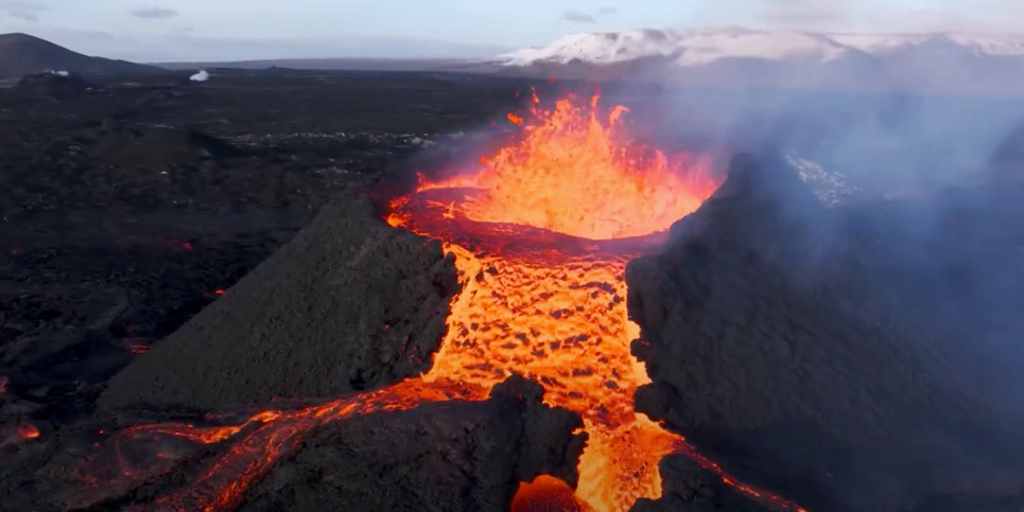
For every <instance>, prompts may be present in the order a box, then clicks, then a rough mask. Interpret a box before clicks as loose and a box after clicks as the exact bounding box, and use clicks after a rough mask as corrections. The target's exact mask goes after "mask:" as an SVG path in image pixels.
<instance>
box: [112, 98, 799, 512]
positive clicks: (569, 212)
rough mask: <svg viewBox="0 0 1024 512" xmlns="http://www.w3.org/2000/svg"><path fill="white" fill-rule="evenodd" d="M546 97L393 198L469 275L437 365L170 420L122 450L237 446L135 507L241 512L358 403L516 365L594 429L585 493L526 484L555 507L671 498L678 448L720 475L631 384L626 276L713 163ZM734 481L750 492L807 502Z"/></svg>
mask: <svg viewBox="0 0 1024 512" xmlns="http://www.w3.org/2000/svg"><path fill="white" fill-rule="evenodd" d="M533 101H534V103H533V107H532V108H531V109H529V111H528V112H526V113H525V114H524V116H523V117H519V116H515V115H511V114H510V116H509V119H510V120H511V121H512V122H514V123H515V124H517V125H519V127H518V128H517V130H519V131H520V132H519V133H518V134H517V136H516V138H515V140H513V141H510V143H509V145H507V146H506V147H504V148H502V149H500V150H499V151H498V152H497V153H496V154H494V155H491V156H489V157H487V158H482V159H481V161H480V165H479V168H478V169H475V170H474V171H473V172H470V173H463V174H462V175H458V176H455V177H450V178H447V179H444V180H442V181H428V180H426V179H423V178H422V177H421V181H420V184H419V187H418V188H417V190H416V191H415V192H414V193H412V194H410V195H407V196H404V197H401V198H398V199H396V200H393V201H392V202H391V211H390V214H389V215H388V217H387V221H388V222H389V223H390V224H391V225H392V226H395V227H401V228H403V229H409V230H411V231H413V232H416V233H418V234H421V235H423V236H427V237H432V238H437V239H440V240H442V241H443V242H444V245H445V249H446V251H448V252H449V253H452V254H454V255H455V262H456V266H457V268H458V272H459V276H460V281H461V283H462V291H461V292H460V293H459V294H458V295H457V296H456V297H455V299H454V300H453V302H452V305H451V314H450V315H449V318H448V332H447V335H446V337H445V339H444V341H443V343H442V346H441V349H440V350H439V352H438V353H437V354H435V355H434V360H433V365H432V367H431V370H430V371H429V372H428V373H426V374H425V375H422V376H420V377H418V378H415V379H408V380H406V381H403V382H401V383H399V384H397V385H395V386H392V387H389V388H385V389H381V390H377V391H372V392H368V393H364V394H361V395H358V396H352V397H347V398H343V399H339V400H335V401H332V402H326V403H321V404H318V405H311V406H306V407H291V408H282V409H280V410H272V411H263V412H259V413H255V414H253V415H251V416H249V417H248V418H247V419H245V420H244V421H242V422H240V423H239V424H236V425H234V426H229V427H206V428H201V427H192V426H189V425H183V424H176V423H169V424H158V425H144V426H138V427H132V428H130V429H128V430H126V431H123V432H121V433H119V434H117V435H115V436H114V437H113V439H111V440H109V441H110V443H113V444H114V445H116V444H117V443H119V442H132V443H138V442H139V439H140V438H149V439H169V438H173V439H178V440H182V442H183V443H185V444H186V445H188V446H192V445H204V444H210V443H219V442H230V443H232V444H231V446H230V448H228V450H227V451H226V452H225V453H224V454H223V455H221V456H220V457H219V458H218V459H217V460H215V461H214V462H213V463H212V464H211V465H210V466H209V467H208V468H207V469H206V472H205V474H204V475H203V476H202V477H201V478H200V479H199V480H198V481H196V482H193V483H192V484H191V485H189V486H186V487H185V488H182V489H180V490H179V491H178V492H175V493H172V494H169V495H165V496H162V497H159V498H157V499H156V500H155V502H153V503H152V504H147V505H145V506H144V507H142V508H140V510H141V509H147V510H182V511H198V510H203V511H224V510H229V509H231V508H233V507H235V506H237V505H238V503H239V502H240V500H241V499H242V498H243V496H244V493H245V491H246V490H247V489H249V488H250V487H251V485H252V484H254V483H255V482H257V481H258V480H259V479H260V478H262V477H263V476H264V475H265V474H266V472H267V471H269V470H270V469H271V468H272V467H273V465H274V464H275V462H276V461H277V460H278V459H279V458H280V457H282V456H286V455H288V454H290V453H292V452H293V451H294V450H295V449H296V448H297V446H298V445H299V443H300V442H301V440H302V439H303V435H304V434H305V433H306V432H309V431H311V430H312V429H314V428H317V427H319V426H322V425H323V424H325V423H327V422H331V421H338V420H340V419H342V418H344V417H346V416H350V415H352V414H366V413H371V412H376V411H386V410H398V409H407V408H411V407H415V406H417V405H419V404H422V403H425V402H432V401H441V400H451V399H464V400H483V399H486V397H487V394H488V392H489V390H490V389H491V387H493V386H494V385H496V384H498V383H500V382H501V381H502V380H504V379H505V378H506V377H508V376H509V375H510V374H512V373H518V374H521V375H524V376H526V377H528V378H531V379H533V380H536V381H537V382H539V383H540V384H541V385H542V386H543V387H544V388H545V390H546V394H545V401H546V402H547V403H548V404H549V405H552V406H559V407H564V408H566V409H569V410H572V411H574V412H576V413H578V414H580V416H581V417H582V418H583V420H584V424H585V429H586V431H587V433H588V434H589V439H588V444H587V447H586V449H585V450H584V452H583V455H582V457H581V460H580V462H579V467H578V469H579V473H580V479H579V485H578V488H577V489H576V491H575V497H570V498H571V499H566V497H565V493H564V492H563V493H562V494H561V495H559V496H555V494H557V493H556V492H555V491H556V490H557V489H558V488H559V487H558V482H551V480H552V479H550V478H547V477H542V479H538V480H539V482H538V483H536V484H534V486H533V487H531V486H529V485H524V487H523V488H522V489H521V491H520V494H521V495H522V494H529V493H532V494H533V495H532V496H531V497H530V500H531V501H533V502H536V501H538V500H540V501H543V500H544V499H545V496H544V489H553V490H554V491H552V492H551V494H550V495H551V500H552V505H554V502H556V501H557V502H558V503H560V505H555V506H552V507H549V509H551V508H558V509H562V510H573V509H574V510H591V511H594V512H620V511H625V510H628V509H629V508H630V507H631V506H632V504H633V503H634V502H635V501H636V500H637V498H640V497H648V498H657V497H658V496H659V495H660V494H661V480H660V476H659V474H658V461H659V460H660V459H661V458H662V457H663V456H665V455H667V454H669V453H686V454H689V455H691V456H693V457H696V458H697V459H698V461H699V462H701V463H702V465H704V466H705V467H708V468H710V469H714V470H716V471H718V472H719V473H720V474H721V470H720V469H719V468H718V467H717V466H716V465H715V464H714V463H712V462H710V461H708V460H706V459H703V458H701V457H700V456H699V455H697V454H696V453H694V452H693V450H692V449H690V448H689V447H688V446H687V444H686V443H685V440H684V439H683V438H682V437H681V436H679V435H676V434H673V433H670V432H668V431H666V430H664V429H662V428H661V427H660V426H659V425H658V424H657V423H655V422H654V421H651V420H650V419H648V418H647V417H646V416H644V415H643V414H639V413H636V412H635V411H634V408H633V394H634V392H635V391H636V389H637V388H638V387H639V386H641V385H644V384H646V383H648V382H650V381H649V379H648V377H647V374H646V372H645V369H644V367H643V365H642V364H640V363H639V362H638V361H637V360H636V359H635V358H634V357H633V356H632V355H631V354H630V350H629V346H630V343H631V342H632V341H633V340H635V339H636V338H637V337H638V335H639V327H638V326H637V325H636V324H634V323H633V322H631V321H630V320H629V319H628V317H627V311H626V283H625V279H624V270H625V266H626V263H627V262H628V261H629V260H630V259H631V258H634V257H636V256H638V255H640V254H643V253H645V252H647V251H650V250H652V249H654V248H656V247H657V246H658V245H660V244H661V243H662V242H663V238H664V233H665V230H666V229H667V228H668V227H669V226H670V225H671V223H672V222H674V221H675V220H677V219H679V218H681V217H683V216H685V215H687V214H689V213H691V212H693V211H694V210H696V209H697V208H698V207H699V206H700V204H701V202H702V201H703V200H705V199H706V198H707V197H708V196H710V194H711V193H712V192H713V191H714V190H715V188H716V187H717V185H718V183H717V182H716V181H715V179H714V178H713V177H712V176H711V174H710V172H709V171H710V163H709V162H708V161H707V160H706V159H701V158H694V157H691V156H689V155H686V154H676V155H668V154H665V153H663V152H660V151H657V150H654V149H651V148H647V147H644V146H641V145H639V144H635V143H631V142H630V141H629V139H628V137H627V135H628V134H627V133H626V129H625V125H624V123H623V115H624V114H626V113H627V111H626V109H624V108H622V107H615V108H611V109H608V110H605V109H602V108H600V105H599V102H598V97H597V96H595V97H593V98H591V99H590V101H586V100H585V99H584V100H581V99H580V98H578V97H573V96H569V97H567V98H565V99H562V100H560V101H558V102H557V103H556V105H555V107H554V108H553V109H551V110H545V109H542V108H540V106H539V102H538V100H537V98H536V96H534V97H533ZM125 464H127V462H126V463H125ZM167 470H169V467H163V466H160V465H156V466H154V465H152V464H151V465H150V466H147V468H146V469H145V470H141V469H139V468H132V469H131V471H128V470H127V469H125V468H124V467H122V468H121V469H120V470H119V471H120V474H121V475H129V474H131V478H130V479H129V480H130V481H131V482H134V483H131V482H130V483H126V484H124V485H135V484H137V483H138V482H139V481H144V480H146V479H149V478H152V477H153V476H154V475H155V474H159V473H161V472H166V471H167ZM722 478H723V479H724V480H725V481H726V482H727V483H729V484H731V485H734V486H736V487H738V488H740V489H741V490H743V491H744V492H747V493H748V494H750V495H751V496H752V497H754V498H757V499H761V500H764V501H771V502H773V503H774V504H775V505H777V506H779V507H780V508H782V509H790V510H800V509H799V508H798V507H796V506H795V505H792V504H790V503H787V502H785V501H783V500H781V499H779V498H775V497H773V496H771V495H768V494H767V493H761V492H758V491H757V490H755V489H753V488H750V487H748V486H745V485H743V484H740V483H738V482H736V481H735V480H734V479H732V478H731V477H729V476H727V475H724V474H722ZM122 480H124V479H122ZM542 484H544V485H542ZM107 485H109V481H108V482H107ZM538 486H539V487H538ZM563 491H564V489H563ZM519 498H520V496H517V501H522V500H519ZM513 505H514V506H515V503H513Z"/></svg>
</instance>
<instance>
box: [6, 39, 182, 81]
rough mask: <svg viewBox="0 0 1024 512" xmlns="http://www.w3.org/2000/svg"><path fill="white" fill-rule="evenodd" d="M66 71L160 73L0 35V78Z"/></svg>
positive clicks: (137, 65)
mask: <svg viewBox="0 0 1024 512" xmlns="http://www.w3.org/2000/svg"><path fill="white" fill-rule="evenodd" d="M47 71H68V72H73V73H82V74H90V75H112V74H149V73H162V72H164V71H163V70H162V69H160V68H157V67H154V66H146V65H142V64H135V63H132V62H128V61H123V60H111V59H104V58H102V57H90V56H88V55H82V54H81V53H76V52H73V51H71V50H69V49H67V48H64V47H63V46H58V45H56V44H53V43H51V42H49V41H46V40H43V39H40V38H38V37H35V36H30V35H28V34H0V78H4V77H18V76H25V75H35V74H40V73H45V72H47Z"/></svg>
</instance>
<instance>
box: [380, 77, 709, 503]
mask: <svg viewBox="0 0 1024 512" xmlns="http://www.w3.org/2000/svg"><path fill="white" fill-rule="evenodd" d="M598 99H599V97H598V96H594V97H593V98H592V99H591V100H590V103H589V104H586V103H583V104H580V103H581V102H580V101H579V99H578V98H575V97H571V96H570V97H568V98H566V99H563V100H560V101H558V102H557V103H556V105H555V108H554V110H552V111H547V110H542V109H540V108H538V107H537V106H536V105H537V104H538V103H539V101H538V99H537V97H536V95H534V96H533V102H534V103H533V104H534V108H533V109H531V111H530V113H529V116H528V117H527V118H526V119H523V118H520V117H517V116H515V115H511V114H510V116H509V119H510V120H511V121H512V122H514V123H516V124H519V125H521V127H522V130H523V133H522V134H521V138H520V140H518V141H516V142H514V143H513V144H511V145H509V146H507V147H505V148H502V149H501V150H499V151H498V152H497V154H496V155H494V156H493V157H491V158H483V159H481V167H482V168H481V169H480V171H479V172H478V173H476V174H472V175H466V176H457V177H454V178H452V179H449V180H447V181H443V182H436V183H432V182H428V181H425V180H424V179H422V177H421V181H420V186H419V187H418V189H417V191H416V192H415V193H414V194H412V195H411V196H407V197H402V198H399V199H397V200H395V201H393V202H392V204H391V206H392V213H391V215H390V217H389V218H388V222H389V223H390V224H391V225H393V226H402V227H405V228H407V229H410V230H412V231H414V232H416V233H418V234H421V235H424V236H428V237H435V238H439V239H441V240H442V241H443V242H445V246H446V250H447V251H449V252H451V253H454V254H455V256H456V260H455V261H456V266H457V267H458V270H459V275H460V279H461V281H462V282H463V283H464V284H463V289H462V292H461V293H460V294H459V295H458V296H457V297H456V298H455V300H454V302H453V304H452V308H451V315H450V316H449V318H448V334H447V337H446V338H445V340H444V342H443V344H442V347H441V350H440V351H439V352H438V353H437V354H436V356H435V357H434V363H433V367H432V369H431V371H430V372H429V373H428V374H427V375H425V376H423V380H424V381H426V382H432V381H438V380H444V381H449V382H458V383H468V384H473V385H476V386H480V387H483V388H486V389H489V388H490V387H491V386H493V385H495V384H497V383H499V382H501V381H502V380H503V379H505V378H506V377H508V376H509V375H510V372H514V373H518V374H521V375H524V376H526V377H527V378H530V379H533V380H536V381H537V382H539V383H541V385H542V386H544V388H545V390H546V394H545V397H546V399H545V401H546V402H547V403H548V404H549V405H552V406H560V407H564V408H566V409H570V410H572V411H574V412H576V413H578V414H580V415H581V416H582V417H583V420H584V423H585V425H586V430H587V433H588V434H589V440H588V443H587V448H586V450H585V451H584V453H583V455H582V457H581V460H580V465H579V472H580V481H579V486H578V489H577V491H576V495H577V497H578V498H579V499H580V500H581V501H582V502H583V503H586V506H588V507H589V508H591V509H593V510H595V511H596V512H613V511H616V512H617V511H625V510H628V509H629V507H630V506H631V505H632V504H633V502H635V501H636V499H637V498H640V497H657V496H658V495H659V494H660V493H661V481H660V478H659V475H658V461H659V460H660V459H661V458H662V457H663V456H665V455H666V454H668V453H671V452H673V451H676V450H678V449H679V444H680V443H681V442H682V439H681V438H680V437H678V436H676V435H673V434H671V433H669V432H666V431H665V430H663V429H661V428H660V427H659V426H658V425H657V424H656V423H654V422H653V421H651V420H649V419H648V418H647V417H646V416H644V415H642V414H637V413H636V412H634V410H633V393H634V392H635V391H636V389H637V387H639V386H641V385H643V384H646V383H648V382H650V381H649V379H648V377H647V374H646V372H645V370H644V367H643V366H642V365H641V364H640V363H639V362H638V361H637V360H636V359H635V358H633V356H632V355H631V354H630V350H629V345H630V342H631V341H632V340H633V339H636V338H637V337H638V335H639V327H638V326H636V325H635V324H634V323H632V322H631V321H629V319H628V318H627V312H626V300H625V298H626V283H625V279H624V271H625V267H626V262H627V261H628V260H629V259H631V258H633V257H636V256H637V255H639V254H641V253H642V252H643V251H644V250H645V249H648V248H650V247H652V246H654V247H656V246H657V244H659V243H660V242H661V241H662V240H661V237H659V236H657V234H658V233H659V232H664V231H665V230H666V229H667V228H668V227H669V226H670V225H671V224H672V223H673V222H674V221H676V220H678V219H680V218H682V217H683V216H685V215H687V214H689V213H691V212H693V211H694V210H696V209H697V208H698V207H699V206H700V204H701V203H702V202H703V201H704V200H705V199H706V198H707V197H708V196H710V195H711V193H712V192H714V190H715V188H716V187H717V183H716V181H714V180H713V179H712V177H711V175H710V172H709V171H710V164H709V162H708V161H707V160H706V159H693V158H691V157H690V156H689V155H686V154H680V155H673V156H666V155H665V154H664V153H662V152H660V151H656V150H653V149H650V148H646V147H641V146H639V145H634V144H631V143H630V142H629V140H628V138H627V137H626V134H625V133H624V129H623V124H622V115H623V114H624V113H626V112H627V111H626V109H625V108H623V107H615V108H612V109H611V110H610V113H609V114H608V116H607V120H606V121H605V120H604V119H601V117H600V114H599V108H598ZM581 506H583V505H582V504H581Z"/></svg>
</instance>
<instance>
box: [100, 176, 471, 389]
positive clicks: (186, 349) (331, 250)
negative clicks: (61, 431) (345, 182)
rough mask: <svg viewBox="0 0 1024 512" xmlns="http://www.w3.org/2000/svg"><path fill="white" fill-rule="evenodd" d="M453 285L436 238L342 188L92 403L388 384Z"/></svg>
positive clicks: (423, 338) (440, 329)
mask: <svg viewBox="0 0 1024 512" xmlns="http://www.w3.org/2000/svg"><path fill="white" fill-rule="evenodd" d="M457 290H458V283H457V278H456V273H455V266H454V262H453V259H452V258H451V257H446V256H445V255H444V254H443V252H442V251H441V246H440V243H439V242H436V241H428V240H426V239H424V238H421V237H419V236H416V235H414V234H412V233H409V232H406V231H403V230H397V229H393V228H391V227H390V226H388V225H387V224H385V223H384V222H383V221H381V220H379V219H378V218H376V217H375V215H374V208H373V205H372V204H371V203H370V201H369V200H368V199H366V198H365V197H363V196H361V195H358V194H353V195H346V196H343V197H340V198H338V199H337V200H335V201H334V202H332V203H331V204H329V205H327V206H325V207H323V209H322V210H321V213H320V214H319V216H318V217H317V219H316V220H315V221H314V222H313V223H312V224H311V225H310V226H309V227H307V228H306V229H305V230H303V231H302V232H301V233H299V234H298V235H297V236H296V237H295V239H294V240H293V241H292V242H290V243H289V244H288V245H287V246H285V247H283V248H282V249H281V250H279V251H278V252H277V253H275V254H274V256H272V257H271V258H270V259H269V260H267V261H266V262H264V263H263V264H262V265H260V266H259V267H258V268H257V269H256V270H254V271H253V272H252V273H251V274H249V275H248V276H246V277H245V278H243V279H242V280H241V281H239V282H238V283H237V284H236V285H235V286H234V287H232V288H231V289H229V290H227V292H226V293H225V294H224V296H223V297H221V298H220V299H218V300H217V301H215V302H214V303H213V304H211V305H210V306H208V307H207V308H206V309H204V310H203V311H202V312H200V313H199V314H198V315H196V316H195V317H194V318H192V319H191V320H190V321H189V322H188V323H187V324H185V325H184V326H182V327H181V328H180V329H179V330H178V331H176V332H175V333H174V334H172V335H170V336H169V337H168V338H167V339H165V340H163V341H162V342H160V343H159V344H158V345H157V347H156V348H155V349H154V350H152V351H151V352H149V353H147V354H145V355H144V356H142V357H140V358H138V359H137V360H136V361H135V362H133V363H132V364H131V365H130V366H129V367H128V368H126V369H125V370H124V371H123V372H121V373H120V374H118V375H116V376H115V377H114V378H113V379H112V380H111V381H110V386H109V387H108V388H107V390H106V391H105V392H104V393H103V394H102V395H101V396H100V398H99V405H100V406H101V407H103V408H107V409H111V408H120V407H127V406H136V405H157V406H184V407H195V408H204V409H206V408H219V407H229V406H232V405H241V404H251V403H261V402H266V401H269V400H271V399H272V398H275V397H302V398H309V397H332V396H335V395H337V394H340V393H344V392H346V391H351V390H361V389H368V388H375V387H379V386H383V385H386V384H390V383H393V382H396V381H398V380H400V379H402V378H404V377H408V376H411V375H416V374H418V373H419V372H421V371H422V370H424V369H426V367H427V366H429V362H430V354H431V353H432V352H434V351H435V350H436V349H437V347H438V345H439V343H440V341H441V337H442V336H443V334H444V332H445V318H446V317H447V315H448V305H449V302H450V300H451V297H452V296H453V295H454V294H455V292H456V291H457ZM381 297H386V298H387V300H379V298H381Z"/></svg>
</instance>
